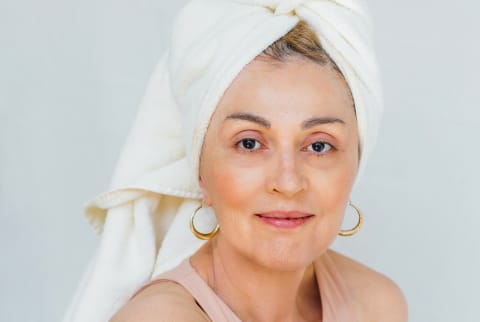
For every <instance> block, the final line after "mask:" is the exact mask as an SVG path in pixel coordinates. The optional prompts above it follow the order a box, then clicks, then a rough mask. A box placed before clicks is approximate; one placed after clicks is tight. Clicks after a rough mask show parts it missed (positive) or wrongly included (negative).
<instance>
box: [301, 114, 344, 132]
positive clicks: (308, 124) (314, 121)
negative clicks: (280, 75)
mask: <svg viewBox="0 0 480 322" xmlns="http://www.w3.org/2000/svg"><path fill="white" fill-rule="evenodd" d="M330 123H339V124H343V125H345V121H344V120H341V119H339V118H336V117H328V116H325V117H312V118H311V119H308V120H306V121H304V122H303V123H302V128H304V129H309V128H312V127H314V126H316V125H321V124H330Z"/></svg>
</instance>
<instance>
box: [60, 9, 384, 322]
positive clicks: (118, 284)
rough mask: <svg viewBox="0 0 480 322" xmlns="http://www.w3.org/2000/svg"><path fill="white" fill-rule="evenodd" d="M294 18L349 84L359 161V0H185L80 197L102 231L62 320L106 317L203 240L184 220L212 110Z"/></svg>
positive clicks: (366, 22) (373, 104)
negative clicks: (110, 154)
mask: <svg viewBox="0 0 480 322" xmlns="http://www.w3.org/2000/svg"><path fill="white" fill-rule="evenodd" d="M300 20H304V21H306V22H307V23H308V24H309V25H310V26H311V27H312V28H313V29H314V30H315V32H316V34H317V35H318V37H319V39H320V42H321V44H322V46H323V47H324V48H325V50H326V51H327V53H328V54H329V55H330V57H331V58H332V59H333V60H334V61H335V63H336V64H337V65H338V67H339V69H340V70H341V72H342V73H343V75H344V77H345V79H346V80H347V83H348V84H349V86H350V89H351V91H352V94H353V98H354V102H355V109H356V114H357V121H358V128H359V137H360V145H361V160H360V172H362V171H363V169H364V165H365V161H366V159H367V157H368V155H369V154H370V151H371V149H372V147H373V145H374V143H375V138H376V133H377V129H378V125H379V120H380V118H381V114H382V97H381V86H380V79H379V73H378V69H377V64H376V60H375V55H374V52H373V44H372V37H371V24H370V18H369V15H368V13H367V10H366V7H365V4H364V3H363V2H362V1H360V0H337V1H333V0H303V1H302V0H289V1H288V0H286V1H281V0H236V1H235V0H193V1H191V2H189V3H188V4H187V5H186V6H185V7H184V8H183V9H182V11H181V13H180V14H179V16H178V18H177V20H176V23H175V26H174V29H173V34H172V40H171V43H170V46H169V49H168V51H167V52H166V53H165V55H164V57H162V59H161V60H160V62H159V64H158V66H157V68H156V70H155V72H154V73H153V76H152V79H151V81H150V85H149V87H148V89H147V92H146V94H145V97H144V100H143V102H142V104H141V107H140V110H139V114H138V116H137V119H136V121H135V123H134V126H133V129H132V131H131V133H130V136H129V138H128V140H127V143H126V145H125V147H124V149H123V152H122V155H121V158H120V160H119V162H118V165H117V168H116V171H115V175H114V179H113V182H112V185H111V189H110V191H109V192H107V193H104V194H102V195H100V196H98V197H97V198H95V199H93V200H91V201H90V202H89V203H88V204H87V207H86V214H87V217H88V218H89V220H90V222H91V224H92V225H93V226H94V227H95V228H96V229H98V230H99V231H103V233H102V238H101V242H100V246H99V249H98V252H97V254H96V255H95V257H94V258H93V260H92V262H91V263H90V265H89V268H88V269H87V271H86V273H85V275H84V277H83V280H82V282H81V283H80V286H79V288H78V290H77V293H76V296H75V298H74V299H73V301H72V303H71V305H70V307H69V309H68V310H67V314H66V316H65V319H64V321H65V322H73V321H74V322H97V321H98V322H105V321H107V320H108V319H109V318H110V317H111V316H112V315H113V314H114V313H115V312H116V311H117V310H118V309H119V308H120V307H121V306H122V305H123V304H124V303H125V302H126V301H127V300H128V298H129V297H130V295H131V294H132V293H133V292H134V291H135V290H136V289H137V288H138V287H139V286H140V285H141V284H142V283H144V282H146V281H148V280H150V279H151V278H153V277H154V276H155V275H157V274H159V273H162V272H164V271H166V270H168V269H170V268H172V267H174V266H176V265H177V264H179V263H180V261H182V260H183V259H184V258H186V257H187V256H190V255H191V254H193V253H194V252H195V251H196V250H197V249H198V248H199V247H200V246H201V245H202V242H201V241H199V240H197V239H196V238H195V237H194V236H193V234H192V233H191V232H190V230H189V224H188V221H189V217H190V216H191V214H192V213H193V211H194V209H195V208H196V207H197V205H198V204H199V199H200V198H201V191H200V188H199V186H198V181H197V178H198V163H199V153H200V149H201V146H202V143H203V138H204V134H205V131H206V128H207V126H208V123H209V120H210V117H211V116H212V113H213V111H214V109H215V107H216V105H217V102H218V101H219V99H220V98H221V96H222V95H223V93H224V91H225V90H226V89H227V87H228V86H229V85H230V84H231V82H232V81H233V79H234V78H235V77H236V76H237V75H238V73H239V72H240V71H241V69H242V68H243V67H244V66H245V65H246V64H248V63H249V62H250V61H252V60H253V59H254V58H255V57H256V56H257V55H258V54H260V53H261V52H262V51H263V50H264V49H265V48H267V47H268V46H269V45H270V44H272V43H273V42H274V41H276V40H277V39H279V38H281V37H282V36H283V35H284V34H286V33H287V32H288V31H290V30H291V29H292V28H293V27H294V26H295V25H296V24H297V23H298V22H299V21H300ZM357 178H358V176H357ZM198 219H199V220H202V219H203V216H199V218H198ZM205 220H206V219H205Z"/></svg>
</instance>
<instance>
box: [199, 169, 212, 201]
mask: <svg viewBox="0 0 480 322" xmlns="http://www.w3.org/2000/svg"><path fill="white" fill-rule="evenodd" d="M198 185H199V186H200V189H202V194H203V200H204V204H205V206H208V207H210V206H211V205H212V200H211V199H210V196H209V194H208V191H207V187H206V186H205V182H204V181H203V179H202V177H201V176H198Z"/></svg>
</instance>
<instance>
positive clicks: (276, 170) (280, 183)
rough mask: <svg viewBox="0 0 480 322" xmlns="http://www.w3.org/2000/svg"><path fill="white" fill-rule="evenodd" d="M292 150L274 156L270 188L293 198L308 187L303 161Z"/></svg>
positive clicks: (273, 191)
mask: <svg viewBox="0 0 480 322" xmlns="http://www.w3.org/2000/svg"><path fill="white" fill-rule="evenodd" d="M297 158H298V157H297V156H296V155H295V153H292V152H288V151H285V152H282V153H279V154H278V155H276V156H275V157H274V158H273V160H272V161H273V162H272V163H274V164H272V166H271V167H270V176H269V182H268V190H269V191H270V192H272V193H279V194H282V195H283V196H285V197H287V198H292V197H294V196H295V195H297V194H298V193H300V192H301V191H303V190H305V189H306V188H307V183H308V182H307V178H306V177H305V174H304V173H303V169H302V166H301V162H300V161H299V160H297Z"/></svg>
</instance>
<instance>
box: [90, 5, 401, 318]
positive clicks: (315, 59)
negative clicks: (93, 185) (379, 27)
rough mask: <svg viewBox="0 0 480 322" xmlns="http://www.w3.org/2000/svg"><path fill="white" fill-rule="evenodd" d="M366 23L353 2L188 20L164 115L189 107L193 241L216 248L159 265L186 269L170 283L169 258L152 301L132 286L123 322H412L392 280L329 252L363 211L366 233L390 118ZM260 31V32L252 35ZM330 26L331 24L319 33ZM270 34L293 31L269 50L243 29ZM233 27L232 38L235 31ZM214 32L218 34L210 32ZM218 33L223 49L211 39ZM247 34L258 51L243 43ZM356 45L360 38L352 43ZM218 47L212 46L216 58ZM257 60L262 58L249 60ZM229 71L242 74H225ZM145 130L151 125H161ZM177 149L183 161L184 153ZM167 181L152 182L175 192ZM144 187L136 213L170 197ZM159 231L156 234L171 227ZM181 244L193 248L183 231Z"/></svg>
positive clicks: (217, 8) (187, 16) (190, 8)
mask: <svg viewBox="0 0 480 322" xmlns="http://www.w3.org/2000/svg"><path fill="white" fill-rule="evenodd" d="M347 5H350V6H347ZM206 8H207V9H208V12H210V13H212V15H211V16H208V19H204V20H203V21H200V20H199V21H196V22H195V20H192V17H198V16H199V15H198V11H202V10H203V11H205V10H206ZM234 9H235V10H234ZM242 10H243V11H242ZM257 13H258V14H257ZM312 13H314V14H315V15H312ZM354 13H356V14H358V15H360V16H361V18H362V19H365V16H364V10H363V8H362V7H361V6H359V5H358V4H357V3H356V2H351V3H350V2H347V1H345V3H342V4H339V3H333V2H329V1H280V2H278V1H264V2H262V1H218V0H216V1H202V0H199V1H192V2H191V3H190V4H189V5H187V6H186V7H185V8H184V10H183V11H182V14H181V15H180V17H179V19H178V22H177V24H176V27H175V28H176V29H175V30H176V31H175V32H174V35H173V45H172V46H171V51H170V55H171V56H170V57H174V58H171V61H170V68H169V69H168V73H167V72H166V71H165V70H164V73H163V74H168V76H169V77H170V79H169V82H167V83H168V84H170V85H169V86H171V92H173V97H174V98H175V101H173V100H170V101H168V102H166V101H165V97H166V96H168V95H167V94H168V93H169V92H170V89H167V90H165V91H164V92H163V91H162V93H163V99H164V100H163V101H162V102H163V103H164V104H167V103H168V104H173V105H178V106H179V108H180V111H181V113H182V114H181V115H180V118H181V119H182V121H183V130H182V131H183V132H185V133H186V135H185V137H186V139H187V141H185V142H186V143H185V144H184V146H185V148H186V150H187V151H186V152H187V157H186V160H188V161H190V164H188V166H187V167H188V169H189V170H188V172H189V174H191V175H193V178H196V179H195V182H194V183H193V185H197V186H198V187H199V188H200V191H201V201H202V204H201V205H200V206H195V207H193V208H192V207H189V209H190V211H191V213H193V215H192V216H191V217H190V227H191V230H192V232H193V235H195V236H196V237H198V238H201V239H206V240H207V241H206V242H205V243H204V244H203V245H201V247H199V246H200V245H199V244H198V245H196V246H194V247H191V248H190V249H189V251H185V252H184V253H183V254H180V255H178V254H175V252H172V251H170V252H168V251H166V252H165V251H164V253H163V255H162V254H161V253H160V254H159V255H158V258H162V256H163V258H166V257H168V256H171V257H176V258H177V260H178V259H180V260H181V263H180V264H179V265H178V266H177V265H171V266H175V267H174V268H172V267H169V268H170V269H169V270H168V271H167V272H165V271H166V269H165V267H167V266H168V265H164V266H163V267H162V268H161V269H159V267H161V265H159V264H158V263H159V260H158V258H157V264H156V267H155V268H154V271H156V272H158V273H160V274H155V273H153V274H151V273H150V274H151V275H150V277H152V275H153V277H154V278H153V279H152V281H150V282H147V283H145V285H144V286H143V287H141V288H140V289H138V286H139V283H138V282H135V283H131V285H133V284H136V285H135V289H138V290H137V291H136V292H130V293H129V294H128V298H125V297H124V298H121V299H120V300H119V299H118V298H117V306H122V307H121V308H120V309H119V310H118V312H116V313H115V314H114V316H113V317H112V319H111V321H113V322H127V321H330V322H333V321H336V322H340V321H344V322H347V321H350V322H351V321H359V322H361V321H406V305H405V302H404V299H403V296H402V294H401V292H400V291H399V289H398V287H397V286H396V285H395V284H394V283H393V282H392V281H391V280H389V279H388V278H386V277H384V276H383V275H381V274H379V273H377V272H374V271H373V270H370V269H369V268H367V267H365V266H363V265H362V264H360V263H358V262H356V261H354V260H352V259H349V258H347V257H345V256H343V255H340V254H338V253H336V252H333V251H331V250H329V249H328V247H329V246H330V245H331V244H332V242H333V240H334V239H335V237H336V236H337V235H338V234H342V235H350V234H353V233H355V232H356V231H357V230H358V229H359V227H360V224H361V218H362V217H361V212H360V210H359V209H358V208H356V207H355V206H353V205H352V207H354V208H355V209H356V211H357V213H358V215H359V223H358V225H357V226H356V227H355V228H354V229H353V230H347V231H344V230H342V228H341V226H342V221H343V214H344V212H345V209H346V207H347V206H348V205H349V195H350V192H351V190H352V186H353V184H354V183H355V180H356V178H357V174H358V171H359V169H360V167H361V166H363V164H364V161H365V157H366V154H367V153H368V151H369V149H370V148H371V144H372V142H371V136H370V137H369V136H368V133H374V132H375V126H376V125H375V122H376V121H377V120H378V113H379V112H378V110H375V108H378V106H377V107H375V106H376V105H375V104H374V103H376V98H378V87H376V84H375V81H376V77H377V75H376V74H375V68H374V67H372V65H369V64H368V63H369V61H368V58H367V59H364V60H363V62H365V65H363V64H360V60H358V56H361V55H362V47H365V43H360V44H359V42H360V40H362V38H361V37H359V36H358V35H357V36H355V32H354V30H355V29H358V28H360V29H362V28H361V27H363V26H362V25H358V24H357V22H359V21H360V22H361V21H362V19H360V20H358V19H355V18H352V17H351V16H352V15H353V14H354ZM247 14H248V15H247ZM229 15H230V16H229ZM255 15H256V16H255ZM218 17H220V18H218ZM247 17H249V18H250V19H251V21H245V20H244V19H247ZM216 18H218V20H216ZM240 18H242V19H240ZM327 18H329V19H330V18H331V21H329V23H328V24H323V25H322V23H317V22H318V21H323V20H325V19H327ZM235 19H238V21H235ZM269 19H270V20H269ZM349 19H350V20H349ZM205 20H209V21H205ZM264 20H268V21H269V22H270V21H271V26H269V27H268V29H269V30H272V29H273V27H272V26H275V25H278V26H280V25H281V26H282V28H279V30H285V29H287V30H286V32H281V31H279V32H277V31H275V32H271V33H270V35H269V37H274V36H278V34H280V35H279V36H278V37H274V38H276V39H274V41H273V42H269V40H268V39H266V38H268V37H266V36H265V34H264V33H260V31H258V34H256V35H255V34H254V35H251V33H252V32H254V30H255V29H252V28H246V27H244V26H240V25H241V24H240V22H242V24H245V25H249V23H251V25H250V27H251V26H254V25H255V26H259V25H258V24H256V23H257V22H258V21H262V22H263V21H264ZM327 20H328V19H327ZM192 21H194V22H192ZM219 21H220V22H224V23H225V24H226V26H224V29H222V25H221V24H219ZM227 21H228V26H227ZM252 21H255V23H254V22H252ZM346 22H347V30H345V23H346ZM332 23H333V24H334V25H335V24H338V26H339V27H338V28H339V29H342V28H344V29H343V30H341V31H340V32H339V33H338V34H341V35H342V36H343V38H344V39H342V37H338V34H337V35H334V34H332V32H331V30H328V28H331V25H332ZM192 25H194V26H195V28H192ZM204 25H209V26H210V27H211V26H214V27H215V29H211V28H210V29H209V28H204V29H202V26H204ZM231 26H233V27H231ZM237 26H240V27H237ZM322 26H324V28H322ZM230 27H231V28H230ZM348 28H351V29H350V31H351V33H349V30H348ZM219 29H220V31H217V30H219ZM237 29H239V30H240V31H238V30H237ZM213 30H215V32H217V33H220V35H219V36H218V37H216V38H214V37H204V38H203V39H202V38H201V37H203V35H205V34H208V32H206V31H211V32H213ZM239 32H240V33H242V35H244V36H245V38H242V37H238V36H239ZM322 32H324V33H322ZM186 34H188V37H187V36H185V35H186ZM266 34H268V32H266ZM322 35H323V36H322ZM328 35H330V36H328ZM352 35H353V36H352ZM347 36H350V37H351V38H350V39H348V38H347V39H346V40H345V37H347ZM260 37H264V39H262V41H263V42H269V44H267V46H264V47H263V48H265V47H267V48H266V49H262V50H261V51H260V52H258V51H257V50H258V48H262V44H261V43H260V44H255V41H257V39H259V38H260ZM322 37H323V38H322ZM198 38H201V39H200V41H199V39H198ZM319 38H322V39H319ZM185 39H187V40H189V41H190V40H192V39H194V40H192V42H189V41H184V40H185ZM205 39H208V40H209V41H211V42H210V43H208V45H207V44H205V43H203V42H202V41H204V40H205ZM232 39H234V40H236V42H232ZM322 40H323V41H322ZM191 43H194V44H195V45H192V46H191ZM199 43H200V45H199ZM212 43H213V44H212ZM366 43H367V44H368V41H367V42H366ZM231 44H238V48H235V46H233V45H231ZM323 44H325V45H324V46H322V45H323ZM352 44H353V45H352ZM229 45H231V46H229ZM326 45H329V46H330V49H329V51H327V50H326V49H325V48H324V47H326ZM346 45H349V46H352V47H354V49H357V50H355V51H351V50H349V49H347V47H345V46H346ZM355 45H357V47H355ZM342 46H343V47H342ZM252 47H254V49H252V50H251V52H250V53H247V52H243V51H241V49H242V48H244V49H245V50H250V48H252ZM191 48H196V51H194V52H193V53H195V55H193V53H192V52H188V49H191ZM212 48H213V49H212ZM342 48H343V49H344V50H341V49H342ZM350 49H351V48H350ZM235 52H236V53H235ZM359 53H360V54H359ZM232 55H233V57H232ZM235 55H237V56H235ZM175 57H183V58H182V59H177V58H175ZM185 57H187V58H188V59H185ZM239 57H243V58H242V59H243V60H244V62H243V63H242V61H240V60H241V59H240V58H239ZM250 57H251V58H252V59H250ZM233 58H235V59H234V60H232V59H233ZM222 59H223V61H222ZM229 61H233V62H234V63H232V65H233V66H237V67H235V68H236V69H235V68H230V69H228V68H224V66H228V62H229ZM180 62H182V63H180ZM185 62H187V63H185ZM370 62H371V61H370ZM355 63H356V64H355ZM238 66H241V68H240V69H239V68H238ZM352 66H353V67H352ZM186 71H188V72H186ZM225 75H226V76H225ZM225 79H226V80H225ZM368 82H371V83H372V84H369V83H368ZM202 86H203V87H202ZM156 90H159V89H158V88H157V89H156ZM159 91H160V90H159ZM212 93H213V94H212ZM372 93H373V95H372ZM165 95H166V96H165ZM375 95H377V96H375ZM159 97H160V96H159ZM369 104H371V106H369ZM372 106H373V107H372ZM372 111H373V112H372ZM369 113H370V114H369ZM375 113H376V114H375ZM174 118H175V116H172V120H173V119H174ZM139 119H140V120H141V121H138V120H137V122H139V123H137V124H145V122H148V121H151V120H148V119H145V118H144V117H142V116H140V117H139ZM165 121H166V120H164V122H165ZM142 122H143V123H142ZM369 131H370V132H369ZM133 137H134V138H135V137H137V139H138V135H137V136H135V135H133ZM163 137H165V135H163ZM369 138H370V139H369ZM132 140H133V141H135V139H132ZM369 140H370V141H369ZM369 144H370V145H369ZM163 148H164V150H166V151H170V152H171V153H172V154H176V153H178V152H176V151H177V150H175V149H176V148H177V147H173V146H163ZM127 150H130V152H131V150H132V148H130V149H128V148H127ZM123 163H125V161H124V162H123ZM120 164H122V162H120ZM122 167H123V168H126V166H125V165H123V166H122V165H121V166H120V168H122ZM178 167H180V165H178V164H176V165H175V166H172V167H170V168H168V167H167V168H168V169H170V170H171V171H175V170H172V169H177V174H178V173H183V171H187V170H185V169H186V168H184V167H183V166H182V167H180V168H181V169H182V171H180V172H179V171H178ZM120 172H121V171H120ZM160 173H161V174H158V171H157V172H155V173H154V175H153V174H152V175H151V176H157V178H162V180H168V175H166V174H165V173H163V172H162V171H160ZM129 176H130V177H134V176H137V177H139V175H138V174H135V175H132V174H129ZM151 176H150V177H151ZM124 177H125V176H124ZM140 177H141V176H140ZM191 177H192V176H190V178H191ZM177 179H178V180H179V181H182V178H177ZM125 180H127V179H125ZM128 180H130V179H128ZM128 180H127V181H128ZM117 181H118V179H117ZM120 181H121V180H120ZM187 181H188V180H187ZM138 182H140V183H138V184H137V186H132V185H130V188H129V189H130V190H129V191H126V190H123V193H124V194H125V193H126V192H128V193H130V194H133V195H134V196H133V197H129V198H130V199H128V198H123V199H122V198H120V199H122V202H123V203H125V200H127V201H129V200H135V199H138V198H139V196H138V195H135V193H138V190H141V191H142V193H144V192H145V191H147V192H148V193H158V194H160V193H163V194H164V195H168V193H167V192H165V190H162V189H161V188H159V187H158V186H155V187H152V186H149V184H148V180H147V181H142V180H140V181H138ZM122 184H123V183H117V185H118V186H122ZM114 185H115V184H114ZM185 185H186V186H188V185H189V183H186V184H185ZM117 191H118V189H117ZM170 195H175V194H174V193H170ZM176 196H177V197H178V194H177V195H176ZM183 197H185V195H183ZM142 198H146V199H148V200H152V199H155V198H156V196H155V195H152V194H144V195H142ZM161 201H163V204H165V203H174V205H173V206H172V207H171V208H172V209H174V210H173V212H175V213H176V214H175V218H179V217H182V215H181V214H180V213H181V212H182V211H183V212H184V210H182V206H180V207H179V206H178V204H175V202H172V201H168V200H165V199H163V200H161ZM161 201H159V200H156V201H154V202H153V203H150V204H149V205H150V206H149V209H150V212H149V213H150V214H155V215H158V214H159V213H166V212H168V211H166V210H165V209H163V210H162V211H158V207H160V206H159V205H160V204H161V203H162V202H161ZM107 203H108V202H107ZM110 203H112V202H111V201H110ZM99 204H101V201H98V200H97V201H96V205H97V206H98V207H99ZM117 204H120V203H119V202H117ZM134 205H135V206H134V208H135V207H137V208H138V207H139V206H138V205H139V203H134ZM103 207H104V208H114V207H112V205H111V204H110V205H109V206H106V205H103ZM129 207H130V206H129ZM130 208H131V207H130ZM144 208H148V207H144ZM137 212H138V211H137ZM147 212H148V211H147ZM170 212H172V211H170ZM209 213H210V214H214V217H215V219H216V226H214V227H213V229H212V231H211V232H210V233H209V232H206V231H203V232H200V231H199V230H201V229H199V228H198V227H197V226H198V220H199V219H201V220H205V218H206V217H207V216H208V214H209ZM113 216H117V217H120V216H121V215H119V214H118V213H117V214H115V212H113V211H112V210H110V212H109V213H108V216H107V223H106V228H110V231H111V230H113V228H112V227H113V226H114V225H113V224H110V226H109V219H110V218H113ZM135 218H137V220H138V217H135ZM113 220H115V219H111V221H113ZM175 220H176V219H175ZM158 221H159V219H158V218H157V219H156V221H152V222H153V224H152V226H153V227H156V226H162V227H164V226H165V225H166V226H168V225H169V224H168V223H167V224H165V223H162V224H158ZM152 222H151V223H152ZM185 226H186V225H177V227H183V228H185ZM117 228H118V225H117ZM183 228H178V229H183ZM123 229H125V227H123ZM172 231H173V232H172ZM170 232H172V233H170ZM106 233H109V234H110V236H112V233H111V232H106ZM169 233H170V236H177V237H178V236H179V235H178V231H176V228H175V222H174V223H173V224H171V226H170V228H169ZM104 238H105V239H108V238H110V239H111V237H105V236H104ZM172 238H173V237H172ZM175 241H176V244H179V243H180V244H181V243H182V241H181V240H178V238H177V239H176V240H175ZM184 241H186V239H184ZM112 242H113V241H110V243H112ZM157 242H158V241H157ZM186 243H187V244H188V241H187V242H186ZM171 244H172V242H170V241H169V239H168V233H167V236H166V237H165V239H164V240H163V242H162V246H161V247H162V248H172V249H173V248H175V247H178V246H175V247H174V246H169V245H171ZM184 248H188V247H184ZM137 250H138V248H137ZM160 250H161V249H160ZM117 251H118V249H117ZM142 251H143V250H142ZM192 253H193V254H192ZM100 257H102V256H100ZM103 257H106V256H105V254H104V255H103ZM138 257H141V256H137V258H138ZM138 262H140V260H139V261H138ZM160 262H161V261H160ZM176 264H178V261H177V263H176ZM98 265H100V264H98ZM125 265H126V267H127V268H128V265H134V264H132V262H130V261H129V262H125ZM117 267H118V269H119V270H122V269H123V266H122V265H117ZM99 270H100V269H98V268H97V272H98V271H99ZM127 270H128V269H127ZM130 270H131V271H133V269H130ZM98 274H99V273H97V275H98ZM127 275H128V274H125V275H124V276H127ZM91 279H92V280H95V276H94V277H93V278H91ZM97 279H98V278H97ZM120 282H121V281H119V285H120V284H121V283H120ZM91 283H94V282H91ZM125 284H126V283H125ZM131 285H130V290H133V289H134V288H133V287H132V286H131ZM132 293H134V294H133V295H132ZM118 302H122V303H121V305H118Z"/></svg>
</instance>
